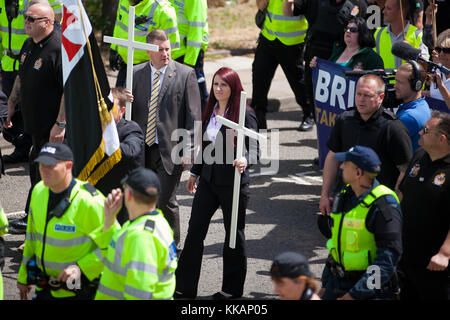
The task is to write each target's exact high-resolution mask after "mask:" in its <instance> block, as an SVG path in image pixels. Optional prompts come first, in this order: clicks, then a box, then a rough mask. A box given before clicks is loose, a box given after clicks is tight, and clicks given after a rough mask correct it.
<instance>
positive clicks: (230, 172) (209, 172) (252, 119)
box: [191, 107, 258, 186]
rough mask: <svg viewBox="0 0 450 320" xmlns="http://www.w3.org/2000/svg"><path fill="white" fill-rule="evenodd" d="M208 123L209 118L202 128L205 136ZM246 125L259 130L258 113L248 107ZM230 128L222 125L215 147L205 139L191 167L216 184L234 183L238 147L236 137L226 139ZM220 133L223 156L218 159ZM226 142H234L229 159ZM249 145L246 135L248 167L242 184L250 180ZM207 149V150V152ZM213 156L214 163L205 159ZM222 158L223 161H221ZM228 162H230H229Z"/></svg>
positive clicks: (193, 171)
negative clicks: (234, 165) (234, 163)
mask: <svg viewBox="0 0 450 320" xmlns="http://www.w3.org/2000/svg"><path fill="white" fill-rule="evenodd" d="M208 123H209V119H208V121H207V122H206V123H205V125H204V126H203V128H202V131H203V136H205V131H206V128H207V127H208ZM245 127H247V128H249V129H251V130H254V131H258V122H257V120H256V114H255V112H254V111H253V109H252V108H250V107H247V109H246V112H245ZM228 129H229V128H227V127H226V126H224V125H222V127H221V128H220V131H219V133H218V135H217V137H218V138H217V139H216V143H215V144H216V145H215V147H214V148H212V147H211V146H210V145H211V144H212V142H211V141H204V143H203V147H202V152H201V154H199V155H198V157H197V158H196V161H195V163H194V165H193V166H192V168H191V172H192V173H193V174H196V175H199V176H200V178H201V179H204V180H206V181H208V182H214V184H216V185H221V186H232V185H233V183H234V172H235V169H234V167H233V160H234V159H235V158H236V148H235V146H234V139H228V141H227V140H226V136H227V130H228ZM228 132H232V131H231V129H230V130H228ZM220 134H221V135H222V137H223V140H224V141H223V143H222V150H221V152H222V154H221V155H222V157H221V158H220V159H217V157H215V156H216V151H217V149H216V148H218V147H220V144H219V143H220V142H219V140H218V139H220V137H219V136H220ZM226 143H233V146H230V145H229V146H228V149H229V150H233V157H231V156H228V158H229V159H228V161H227V145H226ZM249 145H250V141H249V138H248V137H245V146H246V150H245V157H246V158H247V168H246V169H245V170H244V172H243V173H242V176H241V184H246V183H248V182H249V172H248V169H249V167H250V159H249ZM252 146H253V147H254V146H256V144H252ZM205 150H206V152H205ZM228 152H230V151H228ZM210 155H211V156H212V157H213V159H215V161H214V163H211V162H212V161H211V160H209V161H205V156H210ZM218 157H220V155H218ZM220 160H222V161H220ZM227 162H228V163H227Z"/></svg>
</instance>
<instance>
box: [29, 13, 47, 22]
mask: <svg viewBox="0 0 450 320" xmlns="http://www.w3.org/2000/svg"><path fill="white" fill-rule="evenodd" d="M23 18H24V19H25V20H27V21H28V22H31V23H33V22H35V21H38V20H44V19H48V18H47V17H40V18H34V17H32V16H28V15H26V14H24V15H23Z"/></svg>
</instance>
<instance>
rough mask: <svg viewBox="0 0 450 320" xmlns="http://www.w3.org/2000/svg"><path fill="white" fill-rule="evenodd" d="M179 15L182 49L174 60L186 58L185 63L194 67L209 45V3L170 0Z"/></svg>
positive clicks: (191, 0)
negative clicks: (201, 53) (201, 52)
mask: <svg viewBox="0 0 450 320" xmlns="http://www.w3.org/2000/svg"><path fill="white" fill-rule="evenodd" d="M170 2H171V3H172V5H173V6H174V8H175V11H176V13H177V19H178V20H177V24H178V32H179V34H180V49H179V50H176V51H175V52H174V53H173V54H172V58H173V59H177V58H178V57H181V56H184V61H183V62H184V63H186V64H188V65H190V66H194V65H195V63H196V62H197V57H198V55H199V53H200V50H203V51H206V49H207V48H208V43H209V30H208V3H207V2H206V0H187V1H186V0H170Z"/></svg>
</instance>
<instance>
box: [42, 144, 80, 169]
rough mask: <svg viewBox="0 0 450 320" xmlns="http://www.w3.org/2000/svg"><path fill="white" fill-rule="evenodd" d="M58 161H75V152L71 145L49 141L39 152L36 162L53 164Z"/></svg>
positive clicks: (47, 164)
mask: <svg viewBox="0 0 450 320" xmlns="http://www.w3.org/2000/svg"><path fill="white" fill-rule="evenodd" d="M58 161H73V153H72V150H71V149H70V147H69V146H68V145H67V144H64V143H58V142H47V143H46V144H44V146H43V147H42V149H41V151H40V152H39V155H38V157H37V158H36V159H35V160H34V162H38V163H42V164H44V165H46V166H52V165H54V164H55V163H57V162H58Z"/></svg>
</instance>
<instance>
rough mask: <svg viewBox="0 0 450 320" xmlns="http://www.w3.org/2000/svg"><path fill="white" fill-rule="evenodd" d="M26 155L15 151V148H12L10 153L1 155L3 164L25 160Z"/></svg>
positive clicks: (26, 158)
mask: <svg viewBox="0 0 450 320" xmlns="http://www.w3.org/2000/svg"><path fill="white" fill-rule="evenodd" d="M27 161H28V156H27V155H25V154H21V153H19V152H17V150H14V151H13V153H11V154H6V155H4V156H3V162H4V163H5V164H14V163H20V162H27Z"/></svg>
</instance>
